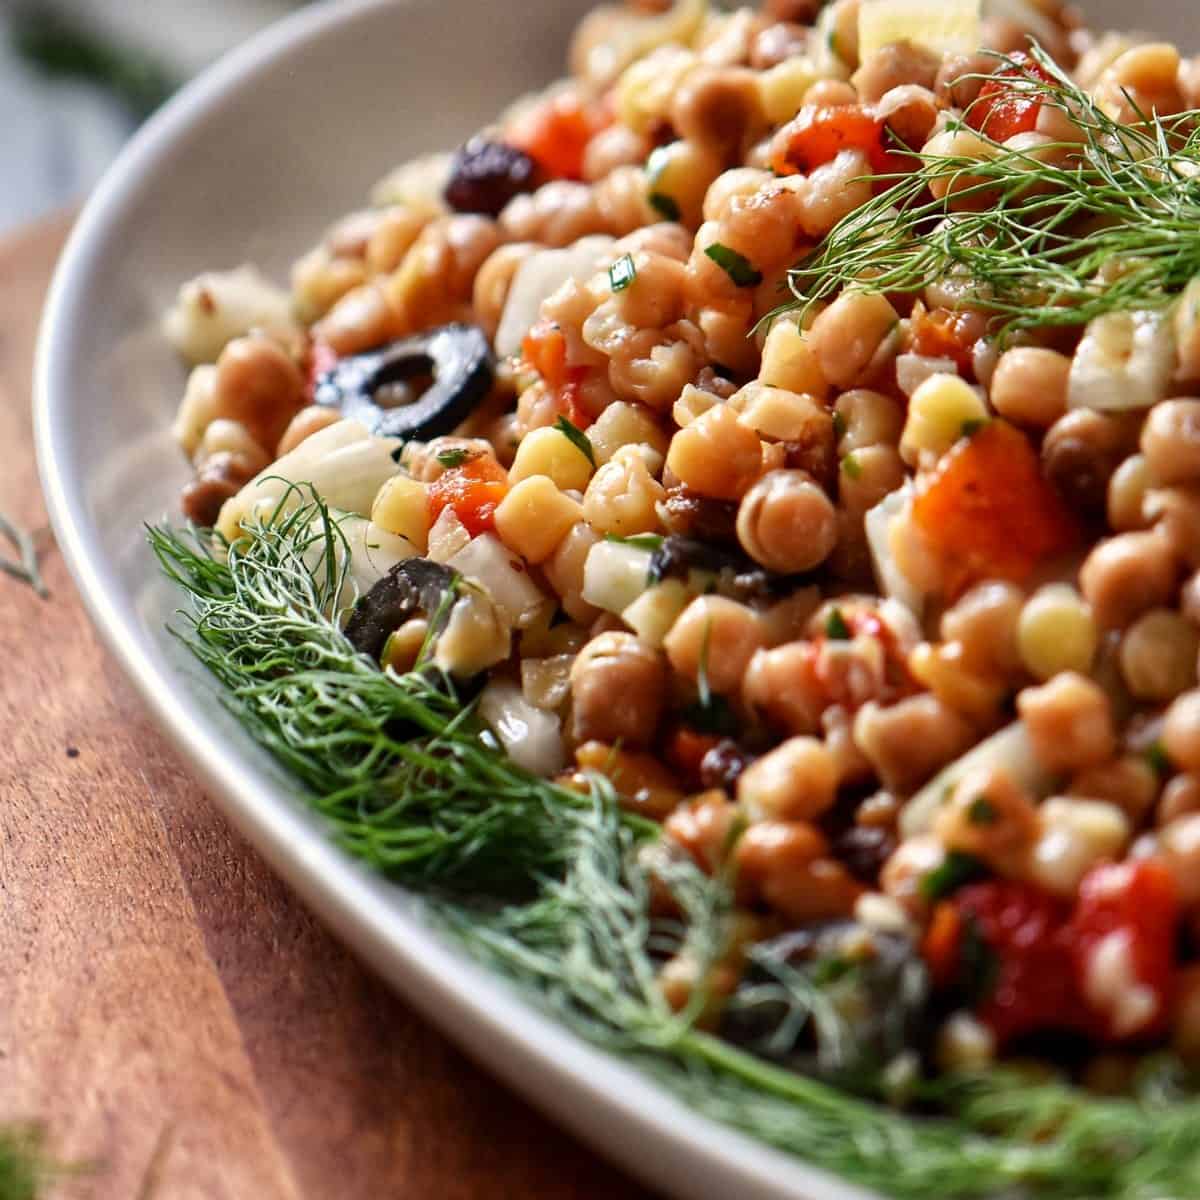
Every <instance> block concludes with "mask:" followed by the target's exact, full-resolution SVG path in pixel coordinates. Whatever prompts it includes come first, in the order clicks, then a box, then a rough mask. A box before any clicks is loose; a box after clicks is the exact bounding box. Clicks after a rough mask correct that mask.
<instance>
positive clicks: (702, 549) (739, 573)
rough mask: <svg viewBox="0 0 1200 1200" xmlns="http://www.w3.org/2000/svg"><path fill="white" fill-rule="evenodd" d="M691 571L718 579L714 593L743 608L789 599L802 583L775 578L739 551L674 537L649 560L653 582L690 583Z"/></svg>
mask: <svg viewBox="0 0 1200 1200" xmlns="http://www.w3.org/2000/svg"><path fill="white" fill-rule="evenodd" d="M692 571H700V572H703V573H706V574H711V575H714V576H716V579H715V581H714V584H713V590H714V591H715V592H716V593H717V594H718V595H721V596H727V597H728V598H729V599H731V600H737V601H740V602H741V603H743V604H772V603H774V602H775V601H776V600H779V599H781V598H782V597H784V596H787V595H789V594H790V593H791V592H792V591H794V590H795V589H796V588H797V587H798V586H801V585H802V584H803V582H804V581H803V580H801V579H797V578H795V577H789V576H783V575H773V574H772V573H771V572H770V571H764V570H763V568H762V567H760V566H759V565H758V564H757V563H755V562H754V561H753V560H752V559H750V558H749V557H747V556H746V555H745V554H741V553H739V552H738V551H736V550H731V549H728V548H726V547H724V546H714V545H712V543H710V542H702V541H699V540H698V539H696V538H689V537H679V536H677V535H672V536H670V537H666V538H664V539H663V543H662V545H661V546H660V547H659V548H658V549H657V550H656V551H655V552H654V554H653V556H652V557H651V559H650V581H651V582H652V583H661V582H662V581H663V580H664V579H679V580H685V581H686V580H687V578H688V576H689V574H690V573H691V572H692Z"/></svg>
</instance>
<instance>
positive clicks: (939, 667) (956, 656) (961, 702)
mask: <svg viewBox="0 0 1200 1200" xmlns="http://www.w3.org/2000/svg"><path fill="white" fill-rule="evenodd" d="M908 670H909V673H910V674H911V675H912V677H913V678H914V679H915V680H916V681H917V682H918V683H920V684H922V685H924V686H925V687H927V688H928V689H929V690H930V691H931V692H932V693H933V694H934V695H935V696H936V697H937V698H938V699H939V700H941V701H942V703H943V704H945V705H947V706H948V707H949V708H952V709H953V710H954V711H955V712H957V713H962V715H963V716H965V717H968V718H970V719H971V720H972V721H978V722H979V723H980V724H981V725H986V724H988V723H989V722H991V721H993V720H995V718H996V716H997V715H998V714H999V713H1000V711H1001V707H1002V705H1003V703H1004V699H1005V694H1006V690H1007V689H1006V686H1005V683H1004V681H1003V680H1002V679H997V678H996V677H995V676H989V675H980V674H977V673H976V672H975V671H973V670H971V669H970V668H969V667H967V665H966V664H965V662H964V661H963V652H962V646H961V644H960V643H958V642H945V643H943V644H942V645H940V646H933V645H930V644H929V643H928V642H922V643H921V645H919V646H917V647H916V648H915V649H913V650H912V652H911V653H910V654H909V656H908Z"/></svg>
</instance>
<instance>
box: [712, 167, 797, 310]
mask: <svg viewBox="0 0 1200 1200" xmlns="http://www.w3.org/2000/svg"><path fill="white" fill-rule="evenodd" d="M799 211H800V197H799V194H798V193H797V192H795V191H794V190H793V189H791V188H788V187H783V186H780V185H776V186H774V187H764V188H760V189H759V190H758V191H756V192H754V193H753V194H752V195H748V196H734V197H733V198H732V199H731V200H730V201H729V204H728V207H727V208H726V211H725V215H724V216H723V217H722V218H721V220H720V221H718V222H717V228H716V230H715V239H714V240H716V241H718V242H720V243H721V244H723V245H725V246H727V247H728V248H729V249H731V250H735V251H737V252H738V253H739V254H741V255H743V256H744V257H745V258H746V259H747V260H748V261H749V262H751V263H753V264H754V265H755V266H757V267H758V268H759V270H760V271H762V272H764V274H769V273H770V272H772V271H773V270H775V269H776V268H778V267H780V266H788V267H790V266H791V265H792V261H793V258H794V255H795V253H796V250H797V246H798V239H797V233H796V225H797V222H798V219H799ZM722 270H723V268H722ZM767 282H769V280H768V281H767ZM739 290H740V289H739ZM772 294H773V295H775V296H776V297H778V290H777V289H776V290H775V291H773V292H772ZM777 303H778V301H777Z"/></svg>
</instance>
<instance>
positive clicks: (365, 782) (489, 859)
mask: <svg viewBox="0 0 1200 1200" xmlns="http://www.w3.org/2000/svg"><path fill="white" fill-rule="evenodd" d="M202 536H203V535H197V537H193V536H191V535H189V534H186V533H185V534H180V533H176V532H173V531H169V530H161V529H159V530H152V531H151V532H150V539H151V544H152V546H153V549H154V550H155V552H156V554H157V555H158V557H159V559H160V561H161V562H162V565H163V567H164V569H165V570H166V571H167V572H168V574H169V575H170V576H171V577H172V578H173V579H174V580H175V581H176V582H177V583H178V584H179V585H180V586H181V587H182V588H183V589H184V591H185V592H186V593H187V595H188V598H189V602H190V608H189V614H188V615H187V616H186V617H185V618H184V620H185V622H186V625H185V627H184V628H183V629H182V630H181V631H180V636H181V637H182V638H183V640H184V641H185V643H186V644H187V645H188V646H189V648H190V649H191V650H192V652H193V653H194V654H195V655H196V656H197V657H198V659H199V660H200V661H201V662H202V663H203V664H204V665H205V666H206V667H207V668H208V669H209V670H210V671H211V672H212V673H213V675H214V676H215V678H216V680H217V681H218V682H219V683H221V684H222V685H224V693H223V696H224V701H225V703H226V704H227V706H228V707H229V708H230V710H231V711H232V713H233V714H234V716H235V717H236V719H237V720H238V721H239V722H240V724H241V725H242V726H243V728H245V729H246V731H247V732H248V733H249V734H250V735H251V736H253V737H254V738H255V739H256V740H258V741H259V742H261V743H262V744H263V745H264V746H266V747H267V748H268V749H269V750H270V751H271V752H272V753H273V754H274V755H275V756H276V757H277V758H278V759H279V760H280V762H281V763H282V764H283V765H285V766H286V767H288V768H289V769H290V770H291V771H292V772H293V774H294V775H295V776H296V778H297V780H298V783H299V784H300V785H302V786H301V787H299V788H298V789H297V801H298V802H299V801H303V802H306V803H308V804H310V805H311V806H312V807H313V808H314V810H315V811H316V812H317V813H319V814H320V815H321V816H322V817H323V819H324V820H325V821H326V822H327V823H328V825H329V827H330V829H331V830H332V832H333V834H334V835H335V836H336V837H337V839H338V841H339V842H340V844H341V845H342V846H343V847H344V848H345V849H346V851H347V852H348V853H350V854H352V855H353V856H355V857H357V858H359V859H361V860H363V861H364V862H365V863H366V864H368V865H370V866H372V867H374V868H376V869H377V870H379V871H381V872H383V873H385V874H386V875H387V876H389V877H390V878H393V879H395V880H398V881H400V882H402V883H403V884H404V885H405V886H406V887H407V888H409V889H411V890H413V891H414V892H417V893H419V894H420V895H421V897H422V903H423V906H424V911H425V912H427V913H428V914H429V919H430V920H431V921H433V922H435V923H436V924H437V925H438V926H439V927H441V928H443V929H444V930H446V931H447V933H448V934H450V935H451V936H453V937H454V938H455V939H457V941H458V942H459V944H460V945H461V946H462V948H463V949H464V951H465V952H466V953H467V954H469V955H470V956H471V957H472V958H474V959H475V960H476V961H478V962H480V963H482V964H483V965H485V966H487V967H489V968H491V969H492V970H494V971H495V972H497V973H498V974H499V975H501V976H502V977H503V978H504V979H506V980H507V981H508V982H509V983H510V984H511V985H513V986H514V987H516V988H518V989H520V990H521V991H522V993H523V994H524V995H525V996H526V997H527V998H528V1000H529V1002H530V1003H531V1004H534V1005H536V1006H538V1007H539V1008H541V1009H542V1010H543V1011H545V1012H547V1013H549V1014H551V1015H553V1016H555V1017H556V1018H558V1019H559V1020H561V1021H562V1022H564V1023H565V1024H566V1025H567V1026H569V1028H570V1029H572V1030H573V1031H574V1032H575V1033H576V1034H577V1035H578V1036H579V1037H580V1038H582V1039H585V1040H586V1041H588V1042H590V1043H592V1044H593V1045H595V1046H596V1047H599V1048H601V1049H602V1050H604V1051H606V1052H608V1053H610V1054H612V1055H614V1056H619V1057H620V1058H621V1059H622V1060H624V1061H625V1062H626V1063H628V1064H629V1065H630V1066H632V1067H634V1068H636V1069H638V1070H640V1071H642V1072H643V1073H644V1074H646V1075H647V1076H649V1077H650V1078H651V1079H653V1080H655V1081H656V1082H657V1083H659V1084H660V1085H661V1086H662V1087H663V1088H664V1089H666V1090H667V1091H669V1092H670V1093H671V1094H673V1095H674V1096H676V1097H677V1098H679V1099H680V1100H681V1101H683V1102H684V1103H687V1104H689V1105H691V1106H693V1107H694V1108H695V1109H696V1110H697V1111H698V1112H700V1113H702V1114H704V1115H707V1116H708V1117H710V1118H712V1119H715V1120H718V1121H721V1122H724V1123H725V1124H727V1125H730V1126H732V1127H734V1128H737V1129H740V1130H742V1131H744V1132H745V1133H747V1134H749V1135H751V1136H754V1137H757V1138H759V1139H761V1140H763V1141H765V1142H767V1143H770V1144H771V1145H774V1146H776V1147H778V1148H780V1149H783V1150H785V1151H790V1152H792V1153H795V1154H798V1155H800V1156H802V1157H803V1158H804V1159H805V1160H806V1161H808V1162H810V1163H812V1164H813V1165H815V1166H818V1167H822V1168H825V1169H827V1170H830V1171H834V1172H837V1173H838V1174H840V1175H843V1176H844V1177H846V1178H847V1179H850V1180H852V1181H854V1182H855V1183H858V1184H860V1185H862V1186H864V1187H868V1188H873V1189H875V1190H877V1191H879V1192H881V1193H883V1194H886V1195H888V1196H889V1197H892V1198H893V1200H927V1198H928V1197H929V1196H931V1195H938V1196H942V1197H946V1200H951V1198H953V1200H985V1198H988V1200H991V1198H993V1197H995V1196H997V1195H1002V1194H1013V1195H1016V1194H1020V1195H1022V1196H1025V1197H1029V1200H1067V1198H1069V1197H1077V1196H1088V1197H1091V1198H1093V1200H1145V1197H1147V1196H1149V1195H1151V1194H1153V1195H1156V1196H1157V1195H1161V1196H1178V1197H1185V1196H1197V1195H1200V1144H1198V1143H1197V1139H1196V1137H1195V1129H1196V1126H1197V1121H1200V1105H1198V1104H1197V1103H1196V1102H1195V1101H1194V1100H1190V1099H1189V1100H1184V1101H1180V1100H1177V1099H1167V1098H1162V1099H1155V1100H1154V1101H1153V1102H1147V1103H1146V1104H1143V1103H1140V1102H1138V1101H1136V1100H1132V1099H1130V1100H1107V1099H1099V1098H1097V1097H1095V1096H1092V1095H1090V1094H1088V1093H1085V1092H1082V1091H1080V1090H1077V1089H1074V1088H1072V1087H1069V1086H1066V1085H1064V1084H1060V1083H1039V1082H1037V1081H1031V1080H1030V1079H1029V1077H1028V1076H1027V1075H1024V1074H1019V1073H1017V1072H1008V1071H1000V1070H993V1071H985V1072H981V1073H977V1074H971V1075H966V1076H950V1077H943V1078H939V1079H937V1080H935V1081H921V1080H916V1081H915V1082H914V1083H913V1085H912V1095H913V1097H914V1098H915V1100H916V1101H917V1102H918V1103H919V1104H920V1105H921V1106H922V1110H923V1113H926V1112H928V1113H937V1114H941V1115H937V1116H933V1115H920V1116H910V1115H907V1114H905V1113H902V1112H899V1111H896V1110H895V1109H893V1108H891V1107H888V1106H887V1105H885V1104H880V1103H876V1102H875V1099H874V1097H876V1096H882V1095H884V1094H885V1085H886V1078H885V1074H886V1072H884V1071H883V1068H885V1067H886V1064H881V1069H880V1072H879V1073H873V1072H872V1071H871V1070H870V1069H868V1066H864V1068H863V1070H862V1072H861V1073H860V1074H859V1075H858V1076H856V1077H855V1078H854V1080H853V1087H854V1088H856V1089H858V1091H857V1092H855V1091H850V1090H846V1087H839V1086H834V1085H832V1084H830V1083H829V1082H827V1081H825V1080H823V1079H820V1078H814V1077H812V1076H809V1075H806V1074H802V1073H799V1072H797V1071H793V1070H790V1069H787V1068H785V1067H783V1066H780V1065H776V1064H775V1063H774V1062H771V1061H767V1060H765V1059H763V1058H760V1057H757V1056H755V1055H754V1054H751V1053H749V1052H747V1051H746V1050H744V1049H741V1048H739V1047H738V1046H735V1045H732V1044H730V1043H729V1042H726V1041H722V1040H721V1039H719V1038H718V1037H716V1036H714V1035H712V1034H710V1033H707V1032H705V1031H704V1030H703V1029H702V1028H701V1027H700V1024H699V1023H700V1021H701V1018H702V1016H703V1015H704V1012H705V1009H706V1002H707V999H708V995H707V988H706V986H705V983H704V981H705V980H707V979H709V978H710V974H711V971H712V969H713V966H714V964H715V963H717V962H718V961H720V959H721V957H722V956H723V954H724V953H725V951H726V950H727V948H728V945H729V937H730V930H731V921H732V914H733V896H732V886H731V880H730V879H728V878H726V877H725V876H724V875H723V873H718V877H717V878H715V879H714V878H709V877H707V876H706V875H704V873H703V872H701V871H700V870H699V869H698V868H697V867H696V866H695V865H694V864H693V863H691V861H690V860H689V859H687V858H686V856H685V857H684V858H683V859H682V860H681V859H680V858H678V857H673V856H670V855H660V856H658V858H656V859H655V861H654V866H653V872H654V877H653V879H652V878H651V874H650V867H649V866H648V865H647V863H646V861H645V859H646V856H644V855H641V854H639V853H638V852H637V851H638V849H639V847H641V846H646V847H647V848H650V849H653V845H654V843H655V841H656V840H657V839H658V838H659V837H660V836H661V832H660V827H659V826H658V825H657V823H654V822H650V821H646V820H643V819H641V818H639V817H637V816H635V815H633V814H629V813H626V812H623V811H622V809H621V808H620V806H619V804H618V803H617V798H616V797H615V796H614V794H613V791H612V788H611V786H609V785H608V784H607V783H606V782H605V781H604V780H603V779H601V778H599V777H596V776H593V777H592V778H591V781H590V782H591V792H590V794H580V793H577V792H574V791H571V790H569V789H566V788H561V787H559V786H557V785H556V784H554V783H553V782H550V781H548V780H544V779H538V778H535V777H533V776H530V775H527V774H526V773H525V772H523V771H521V770H520V769H519V768H517V767H516V766H514V765H513V764H512V763H511V762H510V761H508V760H507V759H505V758H503V757H502V756H500V755H499V754H497V753H494V752H493V751H491V750H489V749H488V748H487V747H486V746H485V744H484V743H483V741H482V738H481V735H482V732H483V730H482V727H481V725H480V723H479V721H478V719H477V717H476V715H475V713H474V711H473V709H472V707H471V706H470V705H469V704H468V705H464V704H463V703H462V699H461V697H459V696H458V695H457V694H456V693H455V690H454V688H453V686H452V684H451V683H450V682H449V681H442V680H439V679H437V678H436V677H434V676H432V675H428V674H411V675H406V676H402V677H396V676H387V675H384V674H383V673H382V672H380V671H378V670H377V669H376V668H375V667H374V665H373V664H372V663H370V662H369V661H368V660H367V659H366V658H365V657H363V656H362V655H360V654H358V653H356V652H355V650H354V649H353V647H352V646H351V645H350V644H349V643H348V642H347V641H346V639H345V637H344V636H343V634H342V633H341V629H340V627H339V625H338V623H337V614H336V613H334V612H332V611H331V610H332V609H333V608H334V606H335V604H336V598H337V597H338V596H339V595H341V594H342V589H343V586H344V585H345V584H346V581H347V571H348V555H349V544H348V542H347V540H346V538H345V537H344V536H343V535H342V533H341V530H340V526H339V524H338V521H337V520H336V519H335V518H333V517H332V516H331V515H330V513H329V511H328V509H327V508H325V506H324V505H323V504H321V503H320V501H319V500H317V499H316V498H315V497H312V496H311V495H308V494H305V493H303V492H302V490H301V489H291V490H290V491H289V494H288V495H287V496H286V497H285V499H284V501H283V503H281V505H280V506H279V508H278V509H277V510H276V512H275V513H273V514H268V515H267V516H266V517H265V518H264V519H263V520H262V521H261V523H258V524H254V525H252V526H251V527H250V528H249V529H248V530H247V531H246V534H245V536H244V537H243V538H242V539H240V540H239V542H238V543H237V545H236V546H235V548H234V551H233V552H232V553H231V554H230V555H229V556H228V558H227V559H226V558H225V557H224V556H221V557H220V558H218V557H214V555H213V554H211V553H210V552H209V549H208V545H209V544H208V543H207V542H206V541H203V540H197V538H198V537H202ZM980 869H981V868H980ZM664 887H665V888H666V889H667V890H668V891H669V892H670V894H671V895H672V897H673V898H674V911H673V913H672V915H671V916H670V917H669V918H660V917H657V916H655V915H654V910H653V908H652V902H651V894H652V893H653V894H656V895H657V894H660V890H661V889H662V888H664ZM675 954H682V955H684V956H686V958H687V960H688V961H689V962H692V963H694V964H695V967H696V978H697V979H698V980H699V981H700V983H699V986H697V988H696V989H695V993H694V995H693V998H692V1002H691V1003H690V1004H689V1005H688V1006H687V1007H686V1008H685V1009H684V1010H683V1011H682V1012H676V1011H674V1010H673V1009H672V1008H671V1007H670V1006H669V1005H668V1004H667V1003H666V1001H665V999H664V997H663V995H662V993H661V991H660V989H659V986H658V971H659V968H660V966H661V963H662V962H663V960H664V959H665V958H666V957H668V956H671V955H675ZM797 974H798V973H797ZM778 986H779V988H782V989H783V994H784V996H785V997H786V998H787V999H788V1001H789V1003H788V1005H787V1014H788V1020H789V1021H792V1020H793V1018H794V1020H795V1022H796V1023H797V1027H798V1028H799V1029H801V1030H803V1028H804V1027H805V1026H804V1023H805V1021H807V1022H808V1028H809V1029H811V1030H812V1031H813V1032H814V1033H815V1035H816V1036H817V1038H818V1039H819V1040H820V1041H821V1042H822V1044H826V1045H831V1046H834V1047H836V1045H837V1044H838V1042H839V1040H841V1039H849V1038H850V1037H851V1035H852V1034H853V1028H852V1023H851V1022H852V1019H851V1018H847V1017H846V1016H845V1015H843V1014H840V1013H839V1012H838V1011H837V1010H836V1006H835V1005H830V1004H829V1003H825V1004H822V1003H821V999H822V995H823V992H822V989H818V988H813V987H812V986H811V983H810V984H809V985H808V986H807V987H804V986H802V984H798V985H796V987H794V988H793V987H792V985H791V982H790V979H786V980H781V981H780V982H779V985H778Z"/></svg>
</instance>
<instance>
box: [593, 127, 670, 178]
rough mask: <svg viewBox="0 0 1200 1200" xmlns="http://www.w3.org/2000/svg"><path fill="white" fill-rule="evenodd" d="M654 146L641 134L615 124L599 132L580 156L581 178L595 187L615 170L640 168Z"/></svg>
mask: <svg viewBox="0 0 1200 1200" xmlns="http://www.w3.org/2000/svg"><path fill="white" fill-rule="evenodd" d="M653 149H654V143H653V142H651V140H650V139H649V137H647V136H646V135H645V134H644V133H638V132H637V131H635V130H633V129H630V128H629V126H628V125H624V124H621V123H620V122H618V123H617V124H615V125H610V126H609V127H608V128H607V129H602V130H601V131H600V132H599V133H598V134H596V136H595V137H594V138H592V139H591V141H589V142H588V144H587V149H586V150H584V152H583V177H584V179H586V180H587V181H588V182H589V183H595V182H596V181H597V180H599V179H603V178H604V177H605V176H606V175H609V174H611V173H612V172H613V171H615V170H616V169H617V167H633V166H640V165H641V164H642V163H644V162H645V161H646V159H647V158H648V157H649V156H650V151H651V150H653Z"/></svg>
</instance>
